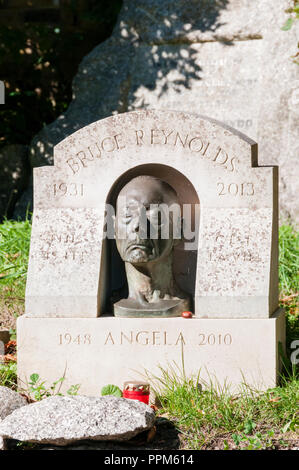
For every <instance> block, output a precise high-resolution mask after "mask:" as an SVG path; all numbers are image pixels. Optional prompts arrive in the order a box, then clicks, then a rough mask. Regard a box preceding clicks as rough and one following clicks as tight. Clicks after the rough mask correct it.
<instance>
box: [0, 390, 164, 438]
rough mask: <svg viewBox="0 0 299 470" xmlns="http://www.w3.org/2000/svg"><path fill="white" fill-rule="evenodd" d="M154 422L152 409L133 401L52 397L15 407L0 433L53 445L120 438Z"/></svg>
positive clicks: (148, 426) (3, 422)
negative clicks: (22, 406) (16, 408)
mask: <svg viewBox="0 0 299 470" xmlns="http://www.w3.org/2000/svg"><path fill="white" fill-rule="evenodd" d="M154 421H155V413H154V411H153V410H152V409H151V408H150V407H149V406H148V405H145V404H143V403H141V402H138V401H135V400H127V399H124V398H116V397H112V396H107V397H100V398H95V397H83V396H77V397H62V396H53V397H50V398H46V399H44V400H42V401H41V402H37V403H33V404H31V405H28V406H27V407H25V408H23V409H19V410H16V411H15V412H14V413H13V414H12V415H11V416H8V417H7V418H6V419H5V420H3V421H2V423H0V435H2V436H3V437H4V438H8V439H17V440H20V441H27V442H38V443H45V444H46V443H49V444H56V445H67V444H69V443H72V442H75V441H78V440H85V439H90V440H99V441H104V440H108V441H109V440H116V441H123V440H128V439H131V438H132V437H134V436H136V435H137V434H138V433H140V432H142V431H145V430H147V429H150V428H151V427H152V426H153V424H154Z"/></svg>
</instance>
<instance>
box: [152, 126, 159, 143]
mask: <svg viewBox="0 0 299 470" xmlns="http://www.w3.org/2000/svg"><path fill="white" fill-rule="evenodd" d="M159 132H160V131H159V130H158V129H151V144H152V145H153V144H161V141H160V140H156V139H159Z"/></svg>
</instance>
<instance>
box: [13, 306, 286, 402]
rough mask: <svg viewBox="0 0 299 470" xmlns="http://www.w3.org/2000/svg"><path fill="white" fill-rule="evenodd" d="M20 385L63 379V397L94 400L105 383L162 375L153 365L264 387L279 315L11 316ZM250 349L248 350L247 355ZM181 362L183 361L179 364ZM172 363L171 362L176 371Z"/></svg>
mask: <svg viewBox="0 0 299 470" xmlns="http://www.w3.org/2000/svg"><path fill="white" fill-rule="evenodd" d="M17 322H18V325H17V328H18V348H19V355H18V377H19V382H20V386H24V383H27V382H28V379H29V377H30V375H31V374H32V373H34V372H35V373H38V374H39V375H40V377H41V379H43V380H44V379H47V384H49V385H51V384H52V383H53V382H54V381H56V380H57V379H59V378H60V377H62V376H65V381H64V383H63V389H62V392H65V391H66V390H67V389H68V388H69V387H70V386H71V385H75V384H80V392H79V393H80V394H83V395H90V396H99V395H100V391H101V388H102V387H103V386H104V385H107V384H109V383H112V384H115V385H118V386H119V387H120V388H121V389H122V386H123V383H124V382H125V381H126V380H140V379H141V378H143V379H144V377H145V375H144V374H145V372H146V371H148V372H149V374H150V376H151V377H153V376H154V375H157V376H161V369H160V368H159V366H161V367H163V368H165V369H169V368H170V367H174V368H175V370H176V372H177V373H178V375H181V373H182V370H183V367H184V369H185V373H186V376H188V377H189V376H192V375H193V376H195V377H196V376H197V375H198V373H199V372H200V379H201V380H202V381H205V382H209V381H210V380H211V381H212V382H214V384H215V383H218V385H219V384H220V385H221V386H223V385H225V384H226V385H231V387H232V388H231V391H237V388H238V386H239V385H240V384H241V383H244V382H245V383H247V384H248V385H249V386H250V387H253V388H254V389H255V390H265V389H267V388H269V387H273V386H275V384H276V383H277V379H278V375H279V371H280V361H279V357H278V342H281V343H282V344H284V336H285V319H284V312H283V311H282V310H279V311H277V313H276V315H274V316H273V317H271V318H270V319H219V320H215V319H199V318H194V317H193V319H183V318H172V319H170V318H161V319H159V320H158V319H157V318H154V319H151V318H141V319H139V318H138V319H137V318H113V317H108V316H103V317H102V318H99V319H92V318H89V319H88V318H86V319H84V318H74V319H70V318H28V317H27V316H22V317H20V318H18V321H17ZM249 352H250V353H249ZM182 357H183V361H184V364H182ZM175 363H176V364H177V365H176V366H175Z"/></svg>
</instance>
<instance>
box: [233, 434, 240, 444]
mask: <svg viewBox="0 0 299 470" xmlns="http://www.w3.org/2000/svg"><path fill="white" fill-rule="evenodd" d="M232 439H233V441H234V443H235V444H236V446H238V445H239V444H240V442H241V441H242V437H241V436H239V435H238V434H232Z"/></svg>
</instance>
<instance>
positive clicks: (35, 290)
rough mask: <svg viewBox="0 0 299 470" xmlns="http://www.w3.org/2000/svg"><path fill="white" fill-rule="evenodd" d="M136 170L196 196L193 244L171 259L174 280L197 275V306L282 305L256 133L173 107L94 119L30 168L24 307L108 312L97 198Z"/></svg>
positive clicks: (231, 313) (71, 313)
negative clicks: (43, 163)
mask: <svg viewBox="0 0 299 470" xmlns="http://www.w3.org/2000/svg"><path fill="white" fill-rule="evenodd" d="M144 172H147V174H154V175H156V176H159V177H161V178H162V179H164V180H165V181H166V182H168V183H169V184H170V185H172V186H173V187H174V188H175V189H176V191H177V193H178V196H179V198H180V201H181V203H182V204H186V205H187V204H189V203H193V204H198V202H199V203H200V210H199V211H198V212H197V215H198V216H199V217H196V221H195V223H196V225H197V227H196V229H197V230H198V240H197V242H198V243H194V244H193V245H194V246H191V245H192V244H191V243H188V242H185V247H182V246H181V248H180V250H178V251H180V259H182V262H181V263H180V265H179V266H178V267H177V276H178V278H179V282H182V283H183V284H184V286H185V287H186V286H188V284H192V283H193V284H194V282H195V288H192V289H191V291H192V294H193V297H194V313H195V315H196V316H198V317H202V318H267V317H269V316H270V315H271V314H272V313H273V312H274V311H275V310H276V308H277V307H278V280H277V218H278V216H277V198H278V194H277V168H276V167H259V166H258V158H257V144H256V143H255V142H253V141H252V140H250V139H249V138H247V137H246V136H245V135H243V134H241V133H239V132H238V131H236V130H234V129H231V128H228V127H227V126H225V125H223V124H221V123H219V122H216V121H213V120H212V119H209V118H206V117H202V116H196V115H192V114H186V113H181V112H170V111H139V112H132V113H125V114H121V115H118V116H113V117H109V118H107V119H104V120H101V121H98V122H95V123H93V124H90V125H89V126H87V127H84V128H82V129H80V130H79V131H77V132H75V133H74V134H72V135H71V136H70V137H67V138H66V139H65V140H63V141H62V142H61V143H60V144H58V145H57V146H56V147H55V158H54V166H53V167H42V168H36V169H35V173H34V220H33V228H32V241H31V252H30V262H29V272H28V281H27V292H26V313H28V314H30V315H36V316H55V317H57V316H58V317H97V316H98V315H100V314H102V313H105V305H106V300H107V299H106V297H107V296H106V294H105V290H106V289H107V278H106V277H107V275H106V273H105V269H104V268H103V270H102V272H101V258H104V254H103V250H102V245H103V243H102V242H103V233H104V222H105V220H104V219H105V218H104V207H105V203H106V202H107V201H108V196H109V193H110V192H111V189H112V188H113V187H114V186H115V184H116V182H118V183H117V184H118V188H119V189H120V188H121V187H122V186H123V185H124V184H125V183H126V182H127V181H128V180H129V179H130V178H133V177H134V176H137V175H138V174H141V173H144ZM186 211H187V209H186ZM199 219H200V220H199ZM195 245H196V246H195ZM197 245H198V246H197ZM182 252H184V253H182ZM196 252H197V262H195V261H194V260H195V255H194V253H196ZM188 259H189V261H188ZM111 269H112V270H113V266H112V267H111ZM108 289H109V286H108Z"/></svg>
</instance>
